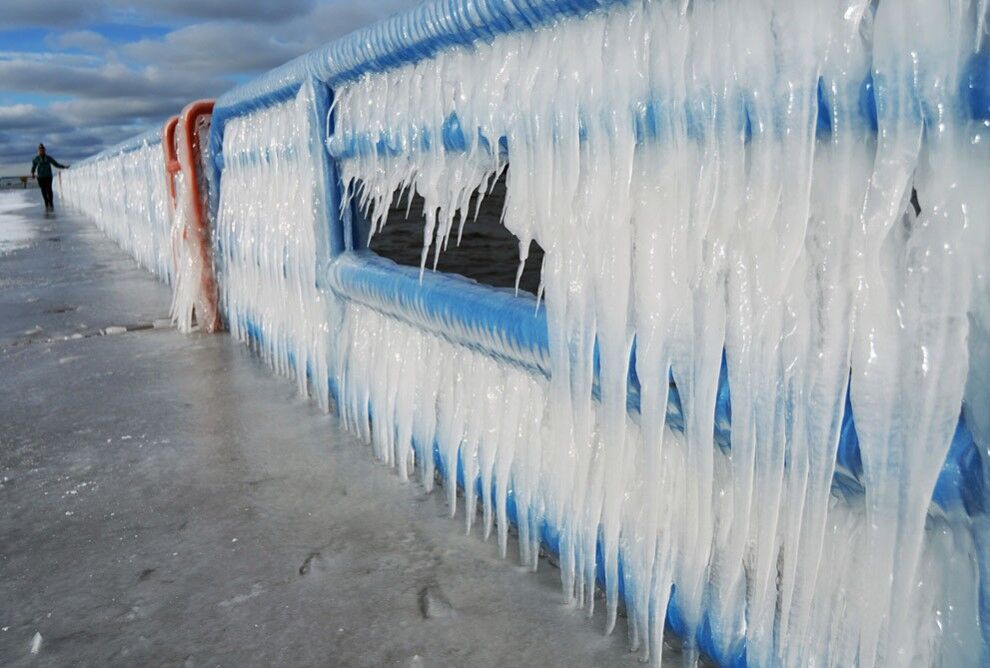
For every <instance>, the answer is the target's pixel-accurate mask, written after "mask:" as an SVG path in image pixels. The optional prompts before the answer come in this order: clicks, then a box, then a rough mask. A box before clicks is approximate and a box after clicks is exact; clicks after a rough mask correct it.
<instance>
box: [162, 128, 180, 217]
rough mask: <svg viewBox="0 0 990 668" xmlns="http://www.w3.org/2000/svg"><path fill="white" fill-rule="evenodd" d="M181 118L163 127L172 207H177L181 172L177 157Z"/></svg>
mask: <svg viewBox="0 0 990 668" xmlns="http://www.w3.org/2000/svg"><path fill="white" fill-rule="evenodd" d="M178 124H179V117H178V116H173V117H172V118H170V119H168V120H167V121H165V125H164V126H162V149H163V150H164V151H165V182H166V183H168V191H169V193H170V194H171V195H172V206H173V207H174V206H175V174H176V173H177V172H178V171H179V160H178V158H176V156H175V127H176V126H177V125H178Z"/></svg>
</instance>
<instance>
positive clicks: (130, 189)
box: [59, 130, 173, 283]
mask: <svg viewBox="0 0 990 668" xmlns="http://www.w3.org/2000/svg"><path fill="white" fill-rule="evenodd" d="M163 165H164V154H163V152H162V138H161V132H159V131H158V130H152V131H149V132H147V133H145V134H143V135H140V136H138V137H135V138H133V139H131V140H128V141H126V142H124V143H122V144H120V145H118V146H115V147H114V148H112V149H109V150H107V151H104V152H103V153H101V154H99V155H97V156H94V157H92V158H89V159H87V160H84V161H82V162H80V163H77V164H76V165H74V166H73V167H72V169H71V170H69V171H66V172H65V173H64V174H62V177H61V178H60V179H59V183H60V189H61V190H60V195H61V196H62V197H63V198H65V199H66V200H67V201H68V202H70V203H71V204H72V205H73V206H75V207H77V208H79V209H80V210H82V211H84V212H86V213H87V214H88V215H90V217H92V218H93V220H94V221H95V222H96V225H97V227H99V228H100V229H101V230H102V231H103V232H104V233H105V234H106V235H107V236H108V237H110V238H111V239H113V241H115V242H116V243H117V244H118V245H119V246H120V247H121V248H123V249H124V250H125V251H127V252H128V253H129V254H130V255H132V256H133V257H134V258H135V259H136V260H137V261H138V262H139V263H141V266H143V267H144V268H146V269H148V270H149V271H151V272H152V273H153V274H155V275H156V276H157V277H158V278H160V279H161V280H163V281H165V282H166V283H170V282H171V281H172V278H173V263H172V244H171V203H170V202H169V196H168V190H167V188H166V184H165V181H164V179H163V178H162V169H163Z"/></svg>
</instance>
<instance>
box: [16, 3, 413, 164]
mask: <svg viewBox="0 0 990 668" xmlns="http://www.w3.org/2000/svg"><path fill="white" fill-rule="evenodd" d="M418 1H419V0H0V175H18V174H25V173H28V172H29V171H30V164H31V158H32V157H33V156H34V154H35V151H36V147H37V145H38V142H44V143H45V145H46V146H47V147H48V150H49V153H50V154H51V155H53V156H54V157H55V158H56V159H57V160H59V161H62V162H73V161H76V160H79V159H81V158H83V157H86V156H88V155H91V154H93V153H96V152H98V151H100V150H101V149H102V148H104V147H106V146H111V145H113V144H115V143H117V142H119V141H122V140H124V139H126V138H128V137H130V136H132V135H135V134H137V133H139V132H142V131H144V130H146V129H147V128H149V127H152V126H154V125H158V124H160V123H161V122H162V121H163V120H164V119H165V118H167V117H169V116H171V115H172V114H175V113H178V111H179V110H180V109H181V108H182V107H183V106H184V105H185V104H186V103H187V102H189V101H190V100H193V99H196V98H201V97H216V96H218V95H219V94H220V93H223V92H224V91H226V90H227V89H229V88H231V87H232V86H234V85H236V84H237V83H240V82H243V81H247V80H249V79H251V78H252V77H253V76H254V75H256V74H258V73H260V72H264V71H265V70H268V69H271V68H272V67H275V66H276V65H280V64H281V63H283V62H285V61H287V60H289V59H291V58H293V57H294V56H296V55H299V54H301V53H305V52H306V51H309V50H310V49H313V48H316V47H318V46H320V45H322V44H324V43H326V42H328V41H330V40H332V39H334V38H336V37H339V36H341V35H344V34H346V33H348V32H350V31H351V30H354V29H355V28H358V27H361V26H363V25H367V24H369V23H372V22H374V21H376V20H378V19H380V18H383V17H385V16H388V15H389V14H393V13H395V12H396V11H399V10H402V9H405V8H407V7H410V6H413V5H415V4H417V3H418Z"/></svg>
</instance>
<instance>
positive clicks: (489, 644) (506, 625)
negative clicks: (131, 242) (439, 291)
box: [0, 193, 637, 666]
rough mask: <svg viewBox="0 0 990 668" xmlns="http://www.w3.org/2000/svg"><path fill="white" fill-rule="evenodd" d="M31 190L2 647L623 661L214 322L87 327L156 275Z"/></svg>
mask: <svg viewBox="0 0 990 668" xmlns="http://www.w3.org/2000/svg"><path fill="white" fill-rule="evenodd" d="M8 196H12V195H11V194H9V193H0V200H3V199H4V198H6V197H8ZM37 204H38V206H37V207H34V208H32V209H29V210H26V211H23V212H22V213H26V214H27V215H28V216H29V218H28V220H27V223H26V225H27V226H28V227H30V228H31V235H30V245H28V247H26V248H20V249H18V250H14V251H12V252H10V253H6V254H2V255H0V629H2V630H0V665H5V666H8V665H35V664H40V665H65V664H70V663H71V664H82V665H108V664H111V665H207V664H209V665H252V664H279V665H286V666H294V665H331V666H378V665H398V666H434V665H458V666H469V665H473V666H495V665H499V666H502V665H509V666H563V665H567V666H582V665H587V666H592V665H628V666H633V665H636V663H637V662H636V660H635V658H634V655H632V654H629V653H628V652H627V651H626V640H625V637H624V635H625V627H624V626H621V628H619V629H618V630H617V632H616V634H615V635H614V636H612V637H605V636H603V635H602V634H601V628H602V625H603V620H602V619H600V618H598V619H595V620H593V621H588V620H586V619H585V618H584V613H583V611H580V610H575V609H571V608H567V607H564V606H563V605H562V603H561V601H562V598H561V594H560V588H559V583H558V573H557V572H556V570H555V569H553V568H551V567H549V565H548V564H546V563H543V564H541V571H540V573H539V574H537V575H531V574H528V573H526V572H523V571H522V570H521V569H519V568H518V567H517V566H515V565H514V563H515V562H513V561H512V560H510V561H502V560H500V559H499V558H498V555H497V548H496V546H495V544H494V542H489V543H484V542H482V541H481V540H480V539H479V538H478V537H477V536H470V537H468V536H465V535H464V534H463V530H462V527H463V522H462V521H461V520H457V521H452V520H449V519H447V518H446V510H445V508H444V506H443V502H442V501H441V499H440V495H433V496H427V495H425V494H424V493H423V492H422V489H421V488H420V487H418V486H417V485H415V484H405V485H404V484H401V483H400V482H399V481H398V479H397V477H396V476H395V475H393V474H392V473H390V472H389V471H388V470H387V469H386V468H384V467H383V466H380V465H378V464H376V463H375V462H374V461H373V460H372V459H371V456H370V453H369V451H368V449H366V448H365V447H364V446H362V445H361V444H359V443H358V442H357V441H355V440H354V439H353V438H351V437H349V436H347V435H345V434H343V433H342V432H341V430H340V428H339V427H338V423H337V420H336V418H335V417H334V416H332V415H324V414H321V413H320V412H319V411H318V410H317V409H316V408H315V407H314V406H312V405H309V404H307V403H305V402H303V401H300V400H299V399H297V398H296V395H295V388H294V387H293V386H292V385H291V384H290V383H288V382H286V381H283V380H279V379H276V378H273V377H271V376H270V375H269V373H268V372H267V371H266V370H265V368H264V367H263V366H262V364H261V363H260V362H259V361H258V360H256V359H255V358H253V357H252V356H251V354H250V353H249V352H248V351H247V350H245V349H244V348H242V347H241V346H239V345H237V344H236V343H235V342H234V341H232V340H231V339H230V338H229V337H227V336H223V335H221V336H201V335H193V336H190V337H186V336H182V335H180V334H178V333H177V332H175V331H174V330H172V329H160V328H159V329H154V328H148V329H138V330H137V331H128V332H126V333H122V334H116V335H101V334H100V333H101V332H102V331H105V330H106V328H107V327H111V326H125V327H132V328H133V327H135V326H137V327H139V328H140V327H147V326H148V325H151V324H153V323H154V321H155V320H156V319H160V318H164V317H166V315H167V312H168V305H169V293H168V289H167V288H166V287H165V286H163V285H161V284H159V283H156V282H155V281H154V280H153V279H152V278H151V275H150V274H148V273H146V272H144V271H143V270H141V269H139V268H138V267H137V266H136V265H135V263H134V262H132V261H131V260H130V259H129V258H128V257H127V256H125V255H124V254H123V253H122V252H121V251H120V250H119V249H117V248H116V247H115V246H114V245H113V244H111V243H110V242H109V241H107V240H106V239H105V238H104V237H103V236H102V235H101V234H100V233H99V232H98V231H97V230H96V229H95V228H94V227H92V226H91V225H89V224H88V223H86V222H85V221H82V220H80V219H79V218H77V217H74V216H72V215H71V214H69V215H67V214H65V213H62V212H60V213H59V215H58V217H57V218H55V219H44V218H42V217H41V210H40V209H41V207H40V195H39V196H38V197H37ZM0 224H6V223H0ZM0 235H2V232H0ZM21 236H23V235H21ZM76 335H78V336H76ZM73 336H76V338H71V337H73ZM67 337H69V338H67ZM478 524H480V523H478ZM604 607H605V606H604V605H600V606H598V609H599V610H603V609H604ZM36 634H40V645H39V644H38V642H37V641H38V638H37V635H36ZM33 648H36V650H37V653H36V654H32V649H33Z"/></svg>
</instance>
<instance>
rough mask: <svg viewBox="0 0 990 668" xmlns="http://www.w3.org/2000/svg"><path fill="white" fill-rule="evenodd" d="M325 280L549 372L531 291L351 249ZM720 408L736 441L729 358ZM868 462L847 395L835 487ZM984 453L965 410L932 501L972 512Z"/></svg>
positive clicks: (853, 481) (542, 318)
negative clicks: (978, 447) (979, 449)
mask: <svg viewBox="0 0 990 668" xmlns="http://www.w3.org/2000/svg"><path fill="white" fill-rule="evenodd" d="M324 287H326V288H329V289H331V290H333V292H334V293H335V294H336V295H337V296H339V297H341V298H343V299H346V300H349V301H352V302H355V303H358V304H362V305H365V306H368V307H370V308H373V309H375V310H376V311H379V312H380V313H383V314H385V315H387V316H390V317H393V318H396V319H398V320H401V321H403V322H405V323H407V324H409V325H411V326H413V327H416V328H418V329H421V330H423V331H426V332H429V333H431V334H433V335H435V336H439V337H441V338H443V339H445V340H447V341H449V342H450V343H453V344H455V345H461V346H465V347H467V348H470V349H472V350H474V351H476V352H479V353H481V354H484V355H489V356H491V357H494V358H496V359H500V360H503V361H506V362H509V363H512V364H515V365H517V366H520V367H522V368H524V369H527V370H529V371H532V372H535V373H539V374H542V375H544V376H547V377H549V375H550V363H549V359H550V354H549V338H548V334H547V320H546V310H545V309H544V308H543V307H542V306H540V307H539V308H537V306H536V300H535V298H533V297H532V296H530V295H526V294H521V295H520V296H515V295H514V294H513V292H512V291H511V290H503V289H496V288H491V287H488V286H486V285H481V284H479V283H477V282H475V281H472V280H470V279H467V278H464V277H462V276H457V275H450V274H442V273H435V272H426V273H424V274H423V275H422V280H421V279H420V272H419V270H418V269H415V268H412V267H404V266H400V265H398V264H396V263H394V262H392V261H391V260H388V259H385V258H382V257H379V256H377V255H375V254H374V253H371V252H369V251H365V252H361V253H345V254H343V255H341V256H340V257H338V258H337V259H336V260H334V261H333V262H331V263H330V265H329V267H328V269H327V275H326V282H325V283H324ZM632 355H633V358H632V360H631V364H630V379H629V380H630V382H629V397H628V406H629V409H630V411H631V412H634V413H638V412H639V408H640V404H639V401H640V399H639V380H638V379H637V378H636V374H635V368H636V364H635V347H634V349H633V353H632ZM670 382H671V390H672V391H671V393H670V398H669V401H668V406H667V422H668V424H669V425H670V426H671V428H672V429H677V430H679V431H681V430H683V429H684V418H683V414H682V412H681V404H680V397H679V395H678V393H677V387H676V385H675V384H674V382H673V379H672V378H671V381H670ZM715 408H716V410H715V433H714V434H713V438H714V440H715V442H716V443H717V444H718V445H719V446H720V447H722V448H723V449H729V448H730V447H731V440H732V438H731V423H732V407H731V400H730V390H729V379H728V372H727V369H726V365H725V360H724V358H723V361H722V370H721V373H720V376H719V389H718V394H717V400H716V407H715ZM862 475H863V465H862V459H861V457H860V452H859V438H858V437H857V435H856V427H855V422H854V419H853V414H852V405H851V403H850V402H849V399H848V396H847V398H846V410H845V415H844V417H843V423H842V428H841V436H840V441H839V447H838V453H837V457H836V472H835V476H834V479H833V490H834V491H835V492H837V493H841V494H843V495H845V496H858V495H861V494H863V491H864V490H863V483H862ZM982 480H983V478H982V469H981V468H980V459H979V453H978V452H977V451H976V446H975V444H974V443H973V437H972V435H971V434H970V432H969V429H968V428H967V427H966V423H965V420H963V419H962V418H960V422H959V425H958V427H957V429H956V433H955V436H954V438H953V441H952V445H951V447H950V450H949V455H948V457H947V458H946V461H945V464H944V465H943V468H942V473H941V474H940V476H939V479H938V482H937V484H936V487H935V493H934V495H933V497H932V501H933V502H934V503H935V504H936V505H938V506H939V507H940V508H941V509H942V510H943V511H944V512H946V513H949V512H953V511H957V510H961V511H964V512H970V513H972V512H973V511H975V510H978V509H982V503H983V501H982V500H983V499H984V498H985V495H984V491H985V490H984V489H983V482H982Z"/></svg>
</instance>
